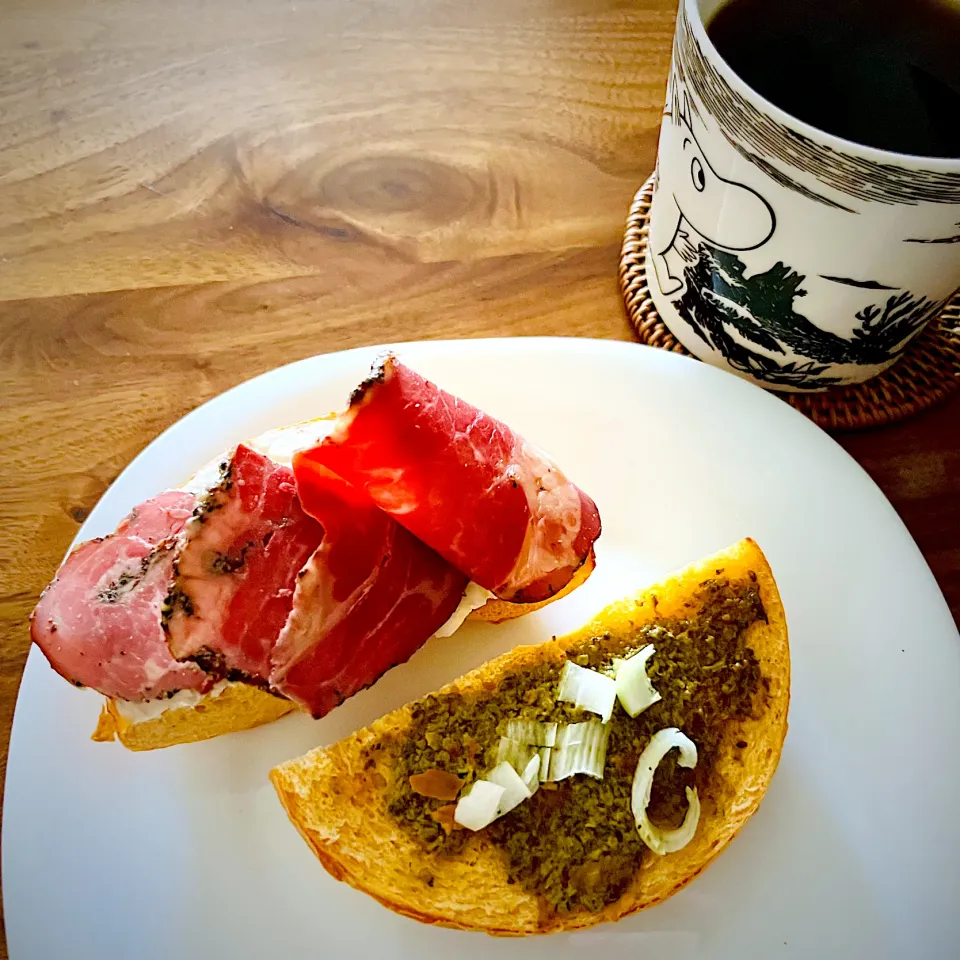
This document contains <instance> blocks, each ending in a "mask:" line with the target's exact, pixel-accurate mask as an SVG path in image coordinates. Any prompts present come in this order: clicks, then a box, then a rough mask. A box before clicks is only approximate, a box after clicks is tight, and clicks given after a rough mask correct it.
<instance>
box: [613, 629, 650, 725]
mask: <svg viewBox="0 0 960 960" xmlns="http://www.w3.org/2000/svg"><path fill="white" fill-rule="evenodd" d="M654 653H656V648H655V647H654V646H653V644H652V643H648V644H647V645H646V646H645V647H644V648H643V649H642V650H640V651H638V652H637V653H635V654H634V655H633V656H632V657H629V658H627V659H626V660H621V661H620V662H619V663H615V664H614V666H615V667H616V670H617V672H616V681H615V683H614V686H615V687H616V691H617V699H618V700H619V701H620V706H622V707H623V709H624V710H626V711H627V713H628V714H629V715H630V716H631V717H639V716H640V714H641V713H643V711H644V710H646V709H647V707H652V706H653V705H654V704H655V703H656V702H657V701H658V700H660V699H661V697H660V694H659V693H658V692H657V691H656V690H655V689H654V686H653V684H652V683H651V682H650V678H649V677H648V676H647V661H648V660H649V659H650V658H651V657H652V656H653V655H654Z"/></svg>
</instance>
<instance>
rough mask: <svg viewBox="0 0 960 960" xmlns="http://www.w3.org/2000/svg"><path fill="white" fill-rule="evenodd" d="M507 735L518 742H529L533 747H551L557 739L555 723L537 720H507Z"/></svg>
mask: <svg viewBox="0 0 960 960" xmlns="http://www.w3.org/2000/svg"><path fill="white" fill-rule="evenodd" d="M507 737H509V739H511V740H519V741H520V743H531V744H533V745H534V746H535V747H552V746H553V745H554V744H555V743H556V741H557V725H556V724H555V723H541V722H540V721H539V720H521V719H519V718H518V719H516V720H509V721H508V722H507Z"/></svg>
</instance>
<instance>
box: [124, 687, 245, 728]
mask: <svg viewBox="0 0 960 960" xmlns="http://www.w3.org/2000/svg"><path fill="white" fill-rule="evenodd" d="M228 686H230V683H229V681H227V680H221V681H220V682H219V683H216V684H214V685H213V686H212V687H211V688H210V689H209V690H208V691H207V692H206V693H200V691H199V690H179V691H177V693H175V694H174V695H173V696H172V697H167V698H166V699H165V700H142V701H140V702H139V703H134V702H132V701H130V700H114V701H113V702H114V704H115V705H116V708H117V713H119V714H120V716H121V717H123V718H124V720H128V721H130V723H146V722H147V721H148V720H156V719H157V717H161V716H163V714H165V713H166V712H167V711H168V710H180V709H181V708H183V707H195V706H196V705H197V704H198V703H199V702H200V701H201V700H203V699H205V698H213V697H219V696H220V694H221V693H223V691H224V690H226V689H227V687H228Z"/></svg>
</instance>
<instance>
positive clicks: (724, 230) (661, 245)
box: [649, 91, 777, 296]
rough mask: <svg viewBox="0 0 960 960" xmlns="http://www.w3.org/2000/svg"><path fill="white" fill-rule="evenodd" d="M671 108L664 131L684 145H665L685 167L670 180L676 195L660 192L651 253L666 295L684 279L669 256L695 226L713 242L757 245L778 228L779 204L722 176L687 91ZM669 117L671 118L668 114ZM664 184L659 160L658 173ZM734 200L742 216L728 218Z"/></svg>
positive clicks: (728, 247) (730, 247)
mask: <svg viewBox="0 0 960 960" xmlns="http://www.w3.org/2000/svg"><path fill="white" fill-rule="evenodd" d="M668 102H669V103H670V104H671V106H670V109H669V110H666V111H664V134H662V136H663V135H665V136H671V135H672V136H675V137H677V138H678V139H679V141H680V144H679V149H676V145H674V147H673V148H670V149H667V150H666V151H664V150H663V145H662V144H661V148H660V149H661V152H665V153H666V155H667V156H668V157H672V158H673V157H677V156H679V157H680V158H681V159H680V160H679V165H680V167H681V169H679V170H675V171H674V172H673V176H671V177H670V181H669V185H670V187H672V188H673V192H672V193H670V194H666V195H665V194H663V193H662V192H659V193H658V196H657V199H658V201H659V203H658V205H657V208H656V215H655V216H654V217H653V218H652V222H651V224H650V240H649V244H650V252H651V259H652V260H653V266H654V270H655V272H656V275H657V283H658V284H659V285H660V290H661V292H662V293H663V295H664V296H671V295H673V294H677V293H680V292H681V291H682V290H683V288H684V283H685V281H684V278H683V275H682V271H681V275H680V276H678V275H677V274H675V273H674V272H673V271H672V270H671V269H670V264H669V263H668V261H667V255H668V254H669V253H670V252H671V251H673V250H676V249H677V241H678V240H681V239H683V240H686V239H688V237H689V234H688V233H687V232H686V231H685V230H684V229H683V226H684V224H687V225H689V227H690V228H691V229H692V231H693V232H694V233H696V234H698V235H699V237H701V238H702V239H703V240H705V241H707V243H709V244H710V245H711V246H714V247H719V248H721V249H724V250H756V249H757V247H762V246H763V245H764V244H765V243H766V242H767V241H768V240H769V239H770V238H771V237H772V236H773V233H774V231H775V230H776V227H777V218H776V215H775V214H774V212H773V208H772V207H771V206H770V204H769V203H767V201H766V200H765V199H764V198H763V197H762V196H760V194H759V193H757V191H756V190H754V189H753V188H752V187H748V186H747V185H746V184H744V183H738V182H736V181H734V180H727V179H725V178H724V177H721V176H720V174H719V173H717V171H716V170H715V169H714V167H713V165H712V164H711V163H710V161H709V159H708V158H707V156H706V154H705V153H704V152H703V148H702V147H701V146H700V144H699V142H698V141H697V138H696V136H695V134H694V132H693V123H692V117H691V111H690V104H689V101H688V99H687V95H686V92H685V91H684V93H683V95H682V101H681V99H680V98H678V97H677V96H675V95H674V93H673V92H671V93H670V94H669V95H668ZM668 118H669V123H667V119H668ZM654 176H655V183H656V185H657V187H658V188H659V186H660V171H659V160H658V161H657V169H656V170H655V172H654ZM727 205H729V208H730V209H736V211H737V216H736V217H722V216H721V210H722V208H723V207H725V206H727Z"/></svg>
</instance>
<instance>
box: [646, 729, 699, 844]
mask: <svg viewBox="0 0 960 960" xmlns="http://www.w3.org/2000/svg"><path fill="white" fill-rule="evenodd" d="M674 747H676V748H677V749H678V750H679V751H680V759H679V760H678V761H677V763H679V764H680V766H681V767H688V768H692V767H695V766H696V765H697V746H696V744H695V743H694V742H693V741H692V740H691V739H690V738H689V737H688V736H687V735H686V734H684V733H682V732H681V731H680V730H678V729H677V728H676V727H667V728H665V729H664V730H658V731H657V732H656V733H655V734H654V735H653V736H652V737H651V738H650V742H649V743H648V744H647V745H646V747H644V750H643V753H641V754H640V759H639V760H638V761H637V772H636V773H635V774H634V777H633V794H632V796H631V803H630V806H631V809H632V810H633V818H634V820H636V821H637V830H638V831H639V833H640V839H641V840H642V841H643V842H644V843H645V844H646V845H647V846H648V847H649V848H650V849H651V850H652V851H653V852H654V853H658V854H660V855H661V856H662V855H664V854H667V853H676V851H677V850H682V849H683V848H684V847H685V846H686V845H687V844H688V843H689V842H690V841H691V840H692V839H693V836H694V834H695V833H696V832H697V824H698V823H699V821H700V798H699V797H698V796H697V791H696V789H695V788H691V787H687V788H686V797H687V803H688V804H689V806H688V807H687V813H686V816H685V817H684V818H683V823H682V824H680V826H679V827H677V828H676V829H675V830H661V829H660V828H659V827H656V826H654V825H653V824H652V823H651V822H650V819H649V817H647V806H648V805H649V803H650V791H651V790H652V789H653V775H654V774H655V773H656V770H657V767H658V766H659V765H660V761H661V760H662V759H663V758H664V757H665V756H666V755H667V754H668V753H669V752H670V751H671V750H672V749H673V748H674Z"/></svg>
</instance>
